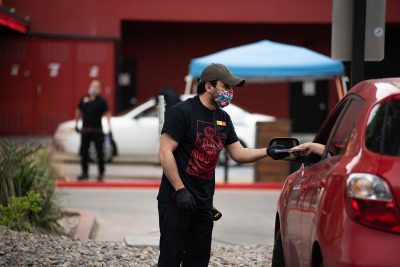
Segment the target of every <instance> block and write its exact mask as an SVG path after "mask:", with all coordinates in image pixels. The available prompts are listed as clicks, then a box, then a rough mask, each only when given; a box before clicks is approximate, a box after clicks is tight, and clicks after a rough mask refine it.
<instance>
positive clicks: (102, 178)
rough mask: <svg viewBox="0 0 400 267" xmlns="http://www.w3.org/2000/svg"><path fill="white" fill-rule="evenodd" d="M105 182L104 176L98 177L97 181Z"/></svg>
mask: <svg viewBox="0 0 400 267" xmlns="http://www.w3.org/2000/svg"><path fill="white" fill-rule="evenodd" d="M103 180H104V175H103V174H99V176H97V181H99V182H103Z"/></svg>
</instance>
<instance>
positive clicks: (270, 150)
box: [267, 145, 289, 160]
mask: <svg viewBox="0 0 400 267" xmlns="http://www.w3.org/2000/svg"><path fill="white" fill-rule="evenodd" d="M279 149H285V147H284V146H281V145H277V146H269V147H267V154H268V156H270V157H271V158H272V159H274V160H278V159H283V158H286V157H287V156H289V153H287V152H286V153H275V150H279Z"/></svg>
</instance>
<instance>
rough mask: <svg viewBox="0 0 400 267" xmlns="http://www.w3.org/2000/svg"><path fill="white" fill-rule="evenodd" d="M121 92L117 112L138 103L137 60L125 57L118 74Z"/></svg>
mask: <svg viewBox="0 0 400 267" xmlns="http://www.w3.org/2000/svg"><path fill="white" fill-rule="evenodd" d="M118 85H119V94H118V98H119V99H118V105H117V112H123V111H125V110H127V109H130V108H132V107H134V106H135V104H136V102H137V101H136V61H135V60H133V59H131V58H123V59H122V62H121V72H120V74H119V76H118Z"/></svg>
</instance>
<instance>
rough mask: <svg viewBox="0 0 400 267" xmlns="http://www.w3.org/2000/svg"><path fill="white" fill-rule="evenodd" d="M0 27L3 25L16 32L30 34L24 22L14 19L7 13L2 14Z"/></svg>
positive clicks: (0, 15)
mask: <svg viewBox="0 0 400 267" xmlns="http://www.w3.org/2000/svg"><path fill="white" fill-rule="evenodd" d="M0 25H3V26H5V27H7V28H10V29H13V30H15V31H18V32H21V33H27V32H28V25H27V24H26V23H24V22H21V21H19V20H17V19H16V18H13V17H11V16H9V15H7V14H5V13H1V12H0Z"/></svg>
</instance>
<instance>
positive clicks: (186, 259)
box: [158, 203, 214, 267]
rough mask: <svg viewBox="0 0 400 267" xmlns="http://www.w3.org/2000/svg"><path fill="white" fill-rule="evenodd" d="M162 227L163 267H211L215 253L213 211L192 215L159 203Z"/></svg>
mask: <svg viewBox="0 0 400 267" xmlns="http://www.w3.org/2000/svg"><path fill="white" fill-rule="evenodd" d="M158 213H159V224H160V233H161V236H160V257H159V259H158V266H159V267H163V266H166V267H172V266H180V263H182V266H184V267H185V266H187V267H192V266H194V267H195V266H199V267H200V266H202V267H203V266H204V267H206V266H208V262H209V261H210V253H211V239H212V229H213V226H214V221H213V215H212V211H211V208H210V209H196V211H195V212H193V213H192V214H190V215H189V214H188V213H185V212H181V211H179V210H178V208H177V207H176V206H173V205H166V204H163V203H158Z"/></svg>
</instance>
